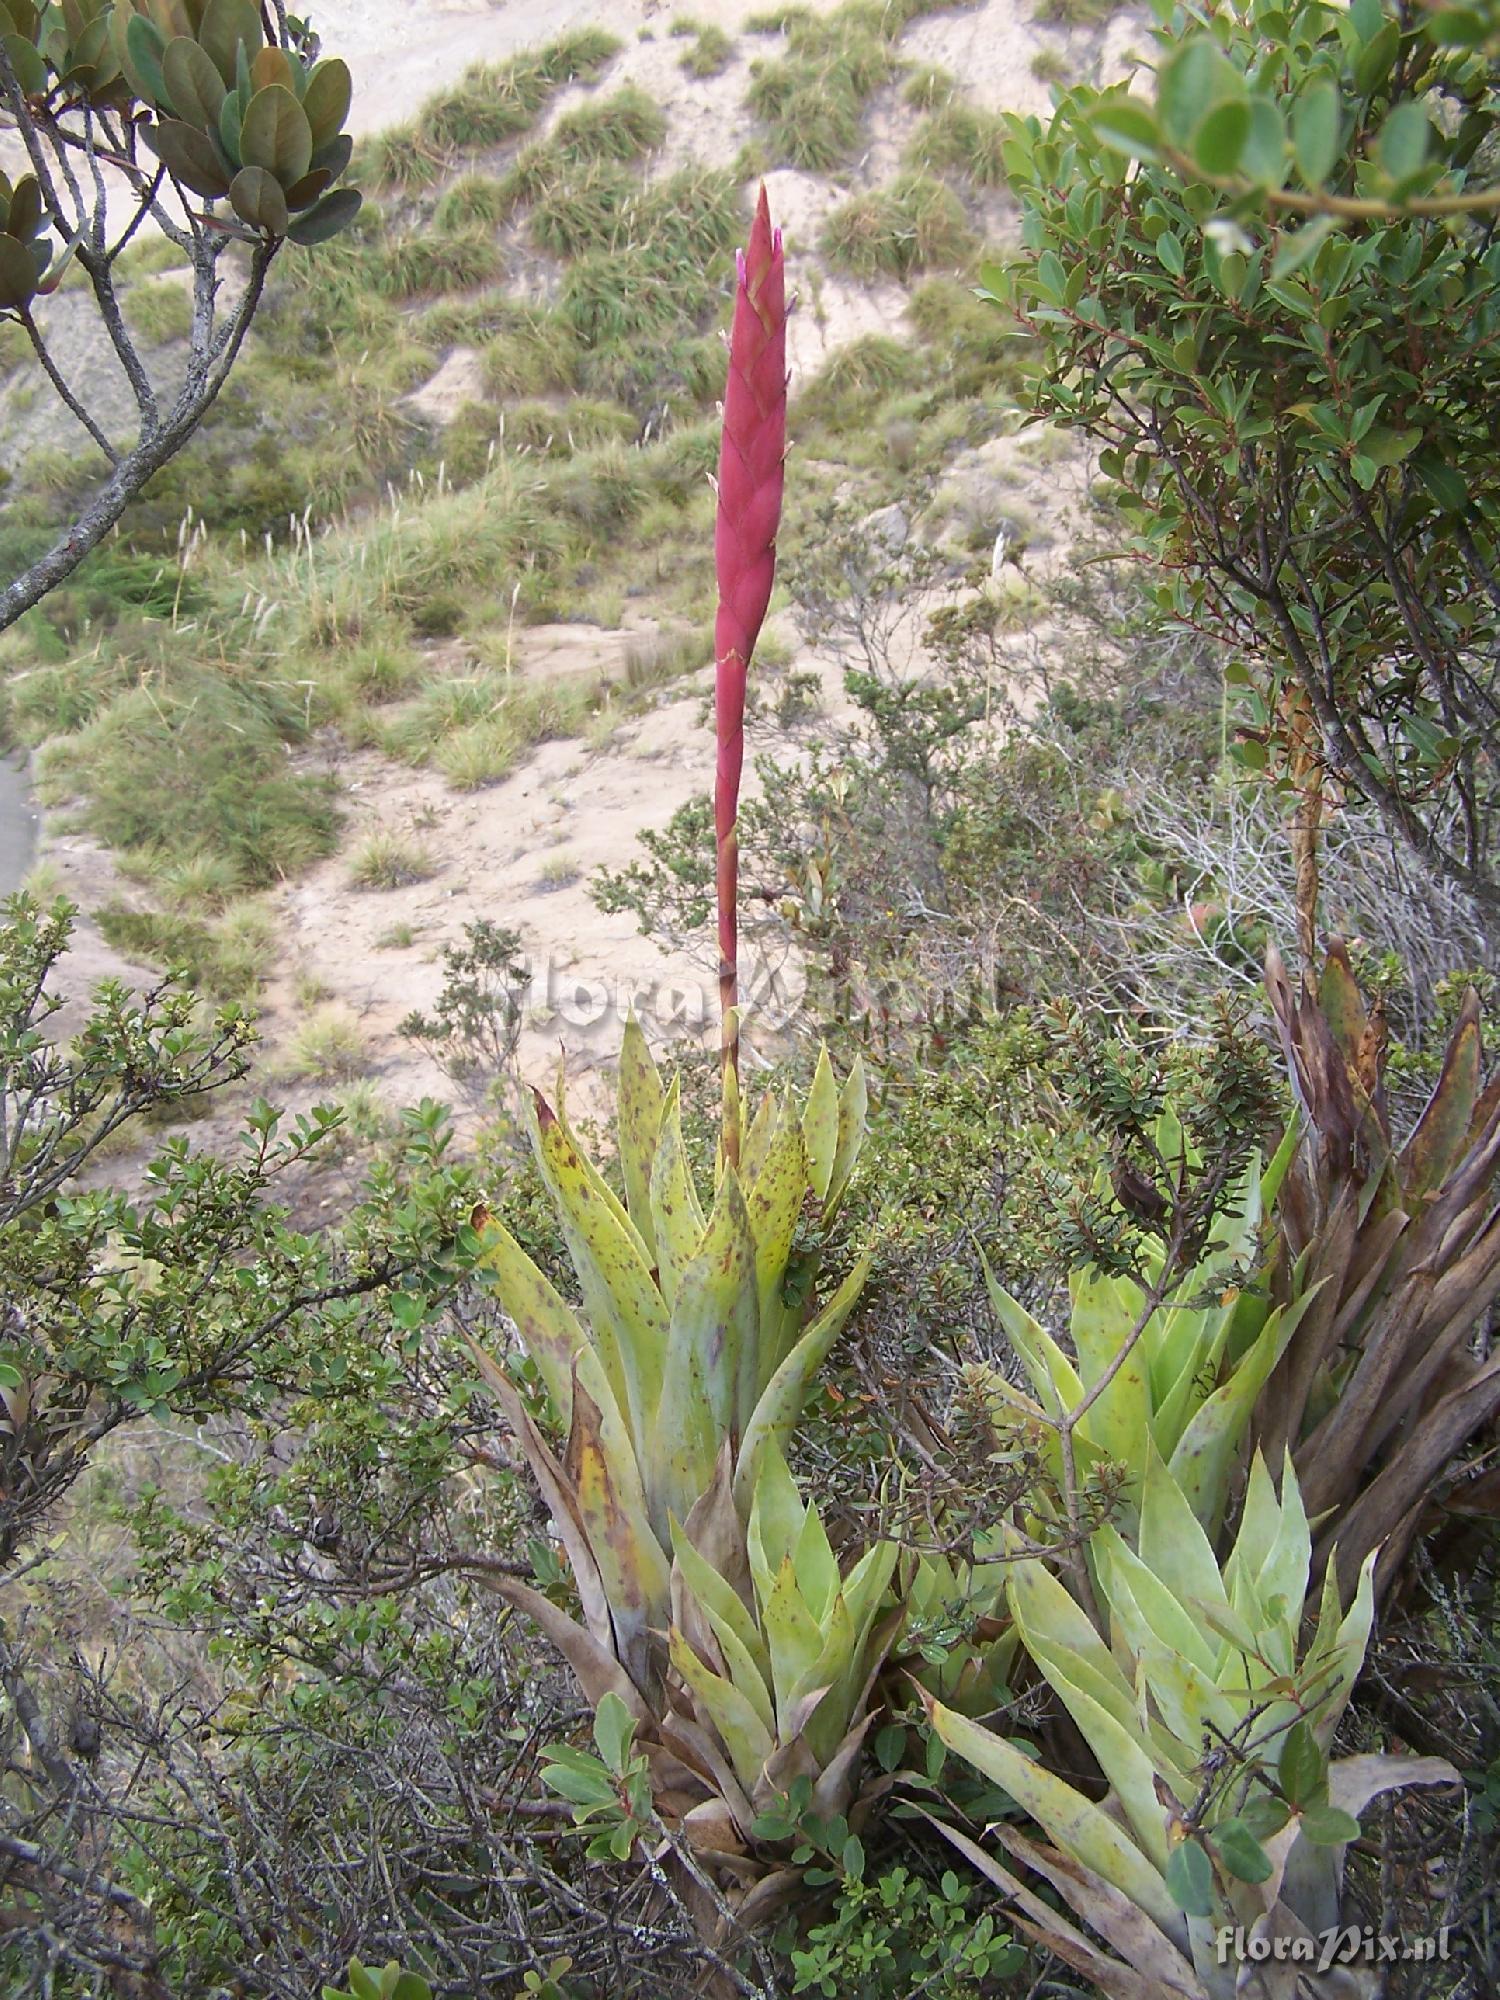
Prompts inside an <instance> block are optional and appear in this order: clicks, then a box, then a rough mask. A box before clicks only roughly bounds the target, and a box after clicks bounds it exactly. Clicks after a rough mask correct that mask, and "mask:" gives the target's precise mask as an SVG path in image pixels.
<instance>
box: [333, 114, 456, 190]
mask: <svg viewBox="0 0 1500 2000" xmlns="http://www.w3.org/2000/svg"><path fill="white" fill-rule="evenodd" d="M443 165H444V162H443V157H442V154H441V153H439V152H436V151H434V149H433V146H432V142H431V140H430V138H429V137H428V135H427V134H426V133H425V132H424V131H423V130H422V129H421V128H420V127H418V126H416V125H410V124H408V125H393V126H391V127H389V128H388V129H387V130H386V131H384V132H380V133H378V134H376V135H375V136H374V137H373V138H369V139H362V140H361V141H360V143H359V145H358V146H357V147H356V149H355V156H354V160H353V162H352V163H351V174H352V176H353V177H354V178H357V179H359V180H361V181H364V182H365V183H367V184H370V183H373V184H374V185H375V186H376V187H381V188H394V189H397V190H398V191H399V192H401V193H402V194H421V193H422V192H423V191H424V190H425V189H427V188H430V187H435V186H436V185H437V183H438V181H440V180H441V179H442V176H443Z"/></svg>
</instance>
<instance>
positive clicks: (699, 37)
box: [672, 15, 734, 77]
mask: <svg viewBox="0 0 1500 2000" xmlns="http://www.w3.org/2000/svg"><path fill="white" fill-rule="evenodd" d="M672 33H673V34H674V35H691V36H692V38H693V46H692V47H691V48H690V49H684V50H683V52H682V54H681V55H680V56H679V57H678V59H677V66H678V68H679V69H685V70H686V71H687V73H688V75H689V76H696V77H710V76H719V75H720V74H722V72H723V71H724V70H725V69H727V68H728V66H729V63H730V61H731V60H732V58H733V56H734V42H733V40H732V39H731V38H730V36H729V35H728V34H726V32H725V31H724V29H723V28H721V27H720V26H719V24H718V22H717V21H707V22H704V21H694V20H690V19H687V18H686V17H684V16H682V15H679V16H678V18H677V19H676V20H675V21H674V22H673V23H672Z"/></svg>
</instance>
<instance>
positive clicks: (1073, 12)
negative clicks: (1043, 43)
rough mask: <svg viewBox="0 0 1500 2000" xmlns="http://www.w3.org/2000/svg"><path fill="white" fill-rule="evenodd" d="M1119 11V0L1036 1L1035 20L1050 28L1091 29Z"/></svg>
mask: <svg viewBox="0 0 1500 2000" xmlns="http://www.w3.org/2000/svg"><path fill="white" fill-rule="evenodd" d="M1119 11H1120V7H1119V0H1036V12H1035V18H1036V19H1037V20H1038V21H1041V22H1042V23H1043V24H1044V25H1045V26H1047V27H1049V28H1089V27H1095V26H1097V25H1098V24H1099V23H1100V22H1101V21H1112V20H1113V19H1114V17H1115V15H1116V14H1117V13H1118V12H1119Z"/></svg>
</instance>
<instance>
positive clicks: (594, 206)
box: [527, 160, 641, 257]
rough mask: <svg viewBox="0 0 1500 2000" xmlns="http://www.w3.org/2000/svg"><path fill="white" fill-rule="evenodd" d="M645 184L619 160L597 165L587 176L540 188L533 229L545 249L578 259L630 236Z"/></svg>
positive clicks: (530, 223) (531, 218)
mask: <svg viewBox="0 0 1500 2000" xmlns="http://www.w3.org/2000/svg"><path fill="white" fill-rule="evenodd" d="M640 192H641V189H640V183H639V182H638V181H637V179H636V177H635V176H634V174H632V173H631V172H630V171H629V169H628V168H627V167H623V166H621V165H620V163H619V162H618V161H616V160H594V161H591V162H590V163H589V165H588V166H586V167H585V168H583V170H582V171H581V172H578V173H575V174H571V175H568V176H566V177H565V178H559V179H557V180H554V181H549V182H543V183H541V184H539V185H538V187H537V191H536V194H535V196H534V198H533V200H532V206H531V213H530V216H529V218H528V222H527V227H528V229H529V231H530V234H531V239H532V241H533V242H534V243H535V244H536V245H537V247H538V248H539V249H542V250H550V251H551V252H552V253H553V255H554V256H558V257H578V256H582V255H583V254H584V253H585V252H586V251H589V250H594V249H600V248H603V247H606V246H608V245H609V244H611V243H613V242H615V241H617V240H618V239H619V237H620V236H621V234H622V233H623V234H625V235H626V236H628V235H629V233H630V222H631V210H632V208H633V207H634V205H635V204H636V202H637V201H638V199H639V197H640Z"/></svg>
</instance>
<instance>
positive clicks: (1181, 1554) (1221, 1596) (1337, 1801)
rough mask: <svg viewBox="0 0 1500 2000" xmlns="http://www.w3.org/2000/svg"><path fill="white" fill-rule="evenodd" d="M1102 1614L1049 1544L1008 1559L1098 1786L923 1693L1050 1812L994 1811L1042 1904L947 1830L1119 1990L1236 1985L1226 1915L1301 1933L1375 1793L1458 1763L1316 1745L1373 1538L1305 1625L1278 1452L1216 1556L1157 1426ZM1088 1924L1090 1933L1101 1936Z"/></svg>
mask: <svg viewBox="0 0 1500 2000" xmlns="http://www.w3.org/2000/svg"><path fill="white" fill-rule="evenodd" d="M1092 1555H1093V1567H1094V1573H1095V1575H1096V1577H1097V1579H1098V1592H1099V1597H1100V1601H1101V1615H1100V1617H1099V1619H1098V1621H1097V1622H1096V1620H1095V1619H1094V1618H1092V1617H1091V1616H1090V1615H1089V1614H1088V1613H1087V1612H1086V1611H1085V1610H1084V1609H1083V1608H1082V1606H1081V1605H1080V1604H1079V1603H1078V1601H1077V1600H1076V1599H1075V1598H1074V1597H1073V1596H1072V1595H1071V1594H1070V1593H1069V1592H1068V1591H1067V1590H1066V1589H1065V1588H1064V1586H1063V1584H1062V1583H1061V1582H1059V1581H1058V1579H1057V1578H1056V1577H1055V1576H1053V1575H1052V1573H1051V1572H1050V1571H1049V1570H1048V1569H1047V1568H1046V1567H1045V1566H1044V1565H1043V1564H1042V1563H1040V1562H1038V1561H1036V1560H1034V1559H1031V1558H1026V1559H1022V1560H1019V1561H1016V1562H1014V1563H1012V1564H1011V1565H1010V1567H1009V1570H1008V1574H1007V1579H1006V1597H1007V1601H1008V1603H1009V1606H1010V1611H1011V1616H1012V1618H1013V1620H1014V1622H1015V1627H1016V1631H1017V1633H1018V1635H1019V1638H1020V1642H1021V1644H1022V1646H1023V1647H1024V1648H1025V1650H1026V1652H1027V1654H1028V1655H1029V1656H1030V1658H1031V1660H1032V1661H1033V1662H1034V1663H1035V1666H1036V1668H1037V1670H1038V1671H1039V1672H1040V1674H1041V1675H1042V1676H1043V1677H1044V1679H1045V1680H1046V1681H1047V1683H1048V1684H1049V1685H1050V1687H1051V1688H1052V1690H1053V1692H1054V1693H1055V1694H1056V1696H1057V1698H1058V1699H1059V1701H1060V1702H1061V1703H1062V1704H1063V1706H1064V1707H1065V1708H1066V1710H1067V1711H1068V1714H1069V1715H1070V1716H1071V1718H1072V1720H1073V1722H1074V1723H1075V1724H1076V1725H1077V1728H1078V1730H1079V1731H1080V1733H1081V1735H1082V1737H1083V1739H1084V1741H1085V1742H1086V1744H1087V1745H1088V1748H1089V1750H1090V1752H1091V1753H1092V1755H1093V1757H1094V1758H1095V1760H1096V1761H1097V1763H1098V1766H1099V1769H1100V1771H1101V1773H1102V1774H1103V1776H1104V1778H1105V1780H1106V1781H1107V1784H1108V1792H1107V1795H1106V1796H1105V1798H1104V1799H1103V1800H1102V1801H1096V1800H1095V1799H1094V1798H1091V1797H1090V1796H1088V1795H1086V1794H1085V1793H1084V1792H1082V1791H1079V1790H1078V1789H1076V1788H1075V1787H1074V1786H1073V1785H1070V1784H1068V1783H1066V1782H1065V1781H1064V1780H1063V1779H1062V1778H1060V1777H1058V1776H1056V1775H1055V1774H1054V1773H1053V1772H1051V1771H1049V1770H1047V1769H1046V1767H1045V1766H1044V1765H1043V1764H1041V1763H1039V1762H1037V1761H1035V1760H1034V1758H1033V1757H1032V1756H1030V1755H1028V1754H1027V1753H1026V1752H1024V1751H1023V1750H1021V1749H1020V1748H1018V1747H1017V1746H1016V1745H1015V1744H1013V1743H1011V1742H1009V1741H1007V1740H1006V1739H1005V1738H1004V1737H1002V1736H1000V1735H998V1734H996V1733H995V1732H993V1731H992V1730H989V1729H986V1728H984V1727H982V1726H981V1725H979V1724H978V1723H976V1722H973V1721H971V1720H969V1719H968V1718H966V1717H964V1716H962V1715H960V1714H958V1713H956V1712H955V1711H954V1710H952V1709H951V1708H948V1707H946V1706H944V1705H943V1704H942V1703H940V1702H936V1701H934V1700H933V1699H932V1698H931V1697H930V1696H928V1697H926V1703H927V1709H928V1714H929V1717H930V1719H931V1721H932V1724H933V1727H934V1728H935V1729H936V1731H937V1733H938V1735H939V1737H940V1738H941V1739H942V1741H943V1742H944V1743H945V1744H947V1745H948V1747H949V1748H950V1749H952V1750H954V1751H956V1752H957V1753H958V1754H959V1755H960V1756H961V1757H963V1758H965V1759H966V1760H967V1761H968V1762H969V1763H971V1764H973V1765H974V1766H975V1767H976V1768H977V1769H978V1770H979V1771H981V1772H982V1773H983V1774H984V1776H985V1777H986V1778H988V1779H989V1780H991V1782H992V1783H994V1784H997V1785H999V1786H1001V1787H1002V1788H1003V1790H1004V1791H1005V1792H1007V1793H1008V1794H1009V1796H1010V1797H1011V1798H1012V1799H1013V1800H1015V1802H1016V1804H1017V1805H1019V1806H1020V1807H1021V1808H1022V1810H1023V1811H1024V1812H1026V1813H1027V1814H1028V1815H1029V1816H1030V1817H1031V1818H1032V1819H1033V1820H1035V1821H1036V1822H1037V1824H1038V1825H1039V1826H1040V1827H1041V1828H1042V1829H1043V1830H1044V1832H1045V1833H1046V1835H1047V1837H1048V1840H1049V1841H1050V1843H1051V1844H1050V1845H1042V1844H1040V1843H1038V1842H1037V1841H1036V1840H1034V1839H1032V1838H1030V1837H1029V1836H1028V1835H1026V1834H1023V1833H1021V1832H1020V1831H1019V1830H1017V1829H1015V1828H1013V1827H1009V1826H1004V1825H1002V1826H1001V1827H999V1828H998V1829H997V1833H998V1838H999V1840H1000V1842H1001V1844H1002V1846H1003V1847H1004V1849H1005V1851H1006V1853H1007V1855H1008V1856H1009V1858H1010V1859H1011V1860H1012V1861H1013V1862H1015V1863H1018V1864H1019V1865H1020V1866H1021V1867H1022V1868H1024V1869H1025V1870H1028V1871H1032V1872H1034V1873H1035V1874H1037V1875H1040V1876H1041V1877H1042V1878H1043V1879H1044V1880H1045V1881H1047V1882H1048V1883H1050V1884H1051V1886H1052V1888H1053V1889H1054V1890H1055V1891H1056V1892H1057V1894H1058V1896H1059V1897H1060V1898H1061V1899H1062V1902H1063V1904H1064V1905H1065V1906H1066V1908H1067V1909H1068V1910H1069V1911H1071V1912H1072V1914H1073V1916H1075V1917H1077V1918H1079V1919H1081V1920H1082V1922H1083V1924H1084V1925H1086V1926H1087V1927H1088V1931H1091V1932H1093V1933H1094V1934H1095V1935H1094V1937H1090V1936H1089V1935H1088V1934H1087V1932H1086V1931H1084V1930H1081V1929H1079V1927H1078V1926H1077V1925H1076V1924H1075V1923H1073V1922H1070V1921H1069V1919H1068V1917H1066V1916H1064V1915H1061V1914H1059V1912H1058V1911H1057V1910H1056V1909H1054V1908H1050V1907H1049V1906H1048V1905H1047V1904H1046V1903H1045V1902H1043V1901H1042V1899H1041V1898H1040V1897H1039V1896H1037V1895H1036V1894H1035V1893H1034V1892H1033V1890H1031V1889H1030V1888H1029V1887H1027V1886H1026V1884H1025V1882H1024V1881H1023V1880H1022V1879H1021V1878H1020V1876H1018V1875H1017V1874H1015V1873H1013V1872H1012V1871H1011V1869H1009V1868H1007V1867H1006V1866H1005V1865H1004V1864H1003V1863H1002V1862H1000V1861H999V1860H997V1859H996V1858H995V1857H994V1856H993V1855H992V1854H990V1853H988V1852H986V1851H985V1850H984V1849H983V1848H981V1847H980V1846H979V1845H978V1844H977V1843H976V1842H975V1841H974V1840H972V1839H971V1838H970V1837H969V1836H968V1835H967V1834H965V1833H963V1832H962V1831H961V1830H959V1829H957V1828H953V1827H948V1826H944V1827H943V1828H942V1830H943V1831H944V1833H945V1834H946V1835H947V1837H948V1838H949V1839H950V1840H952V1841H953V1843H954V1844H955V1845H956V1846H957V1847H958V1848H959V1849H960V1850H961V1851H962V1852H963V1853H965V1854H966V1855H967V1856H968V1857H969V1859H970V1860H971V1861H972V1862H973V1863H974V1865H975V1866H976V1867H978V1868H979V1869H980V1870H981V1871H982V1872H983V1873H984V1874H985V1875H987V1876H988V1877H989V1879H991V1880H992V1881H994V1882H995V1883H996V1884H997V1885H998V1886H999V1887H1000V1888H1001V1889H1002V1890H1003V1891H1004V1892H1005V1894H1006V1895H1007V1897H1008V1898H1009V1899H1010V1900H1011V1901H1012V1903H1013V1904H1014V1906H1015V1909H1016V1911H1017V1913H1018V1915H1017V1921H1018V1923H1019V1924H1020V1927H1021V1928H1022V1929H1024V1930H1025V1931H1027V1932H1028V1933H1029V1934H1030V1935H1031V1936H1032V1937H1034V1938H1036V1939H1038V1940H1039V1941H1040V1942H1042V1943H1044V1944H1046V1945H1047V1946H1048V1947H1050V1948H1051V1949H1052V1950H1053V1951H1055V1952H1056V1953H1057V1955H1058V1956H1059V1957H1060V1958H1061V1959H1063V1960H1064V1962H1065V1963H1066V1964H1068V1965H1070V1966H1072V1967H1073V1968H1074V1969H1075V1970H1077V1971H1079V1972H1081V1973H1083V1974H1085V1975H1086V1976H1087V1977H1088V1978H1090V1979H1091V1980H1093V1981H1094V1982H1095V1984H1096V1985H1097V1986H1098V1988H1099V1989H1100V1991H1101V1992H1103V1993H1105V1994H1107V1995H1109V1996H1111V2000H1145V1996H1147V1995H1150V1996H1153V2000H1154V1996H1157V1995H1174V1996H1178V1997H1179V2000H1227V1996H1228V1995H1230V1994H1232V1993H1233V1992H1234V1991H1235V1990H1236V1979H1237V1976H1238V1967H1237V1966H1236V1965H1235V1964H1234V1963H1232V1962H1224V1955H1222V1954H1220V1953H1219V1952H1218V1951H1217V1949H1216V1941H1217V1938H1218V1936H1219V1934H1220V1933H1221V1932H1222V1931H1224V1930H1225V1929H1226V1928H1227V1929H1230V1930H1233V1929H1234V1928H1236V1927H1242V1928H1243V1929H1244V1931H1245V1932H1246V1933H1248V1934H1249V1935H1250V1936H1251V1937H1252V1938H1255V1937H1260V1936H1268V1937H1273V1938H1274V1937H1284V1938H1288V1939H1293V1938H1311V1937H1315V1936H1316V1935H1317V1934H1318V1932H1320V1931H1322V1930H1324V1929H1325V1928H1326V1927H1328V1926H1330V1925H1334V1924H1336V1923H1337V1920H1338V1908H1339V1889H1340V1884H1341V1879H1342V1862H1343V1851H1344V1848H1345V1846H1346V1844H1347V1843H1348V1841H1349V1840H1351V1839H1353V1838H1354V1836H1355V1835H1356V1834H1357V1832H1358V1830H1359V1828H1358V1819H1357V1815H1358V1813H1359V1812H1361V1811H1362V1810H1363V1808H1364V1806H1365V1805H1366V1804H1367V1803H1368V1802H1369V1800H1371V1799H1372V1798H1374V1797H1376V1796H1377V1795H1378V1794H1380V1793H1382V1792H1386V1791H1389V1790H1391V1789H1393V1788H1395V1787H1398V1786H1405V1785H1414V1784H1448V1783H1455V1782H1457V1773H1456V1772H1455V1771H1454V1770H1453V1769H1452V1767H1451V1766H1449V1765H1448V1764H1446V1763H1445V1762H1443V1761H1442V1760H1441V1759H1437V1758H1400V1757H1379V1756H1367V1757H1352V1758H1348V1759H1344V1760H1342V1761H1333V1762H1330V1761H1329V1757H1328V1748H1329V1744H1330V1741H1331V1739H1332V1736H1333V1732H1334V1730H1335V1728H1336V1726H1337V1723H1338V1720H1339V1717H1340V1715H1341V1714H1342V1713H1343V1710H1344V1707H1345V1705H1346V1704H1347V1702H1348V1699H1349V1695H1350V1692H1351V1690H1352V1688H1353V1685H1354V1681H1355V1677H1356V1676H1357V1674H1358V1672H1359V1668H1360V1665H1361V1662H1362V1661H1363V1658H1364V1653H1365V1647H1366V1644H1367V1642H1368V1640H1369V1636H1370V1628H1371V1622H1372V1618H1373V1612H1374V1594H1373V1581H1372V1570H1373V1557H1370V1558H1367V1559H1366V1561H1365V1562H1364V1564H1363V1565H1362V1566H1361V1568H1360V1572H1359V1579H1358V1584H1357V1587H1356V1590H1355V1593H1354V1600H1353V1602H1352V1604H1351V1605H1350V1607H1349V1609H1348V1611H1347V1612H1345V1613H1343V1614H1342V1615H1341V1614H1340V1607H1339V1598H1338V1592H1337V1587H1336V1585H1335V1583H1334V1580H1333V1575H1332V1572H1331V1571H1330V1572H1329V1573H1328V1575H1327V1576H1326V1578H1325V1582H1324V1585H1323V1589H1322V1592H1321V1595H1320V1598H1319V1603H1318V1615H1317V1621H1316V1626H1315V1628H1314V1629H1313V1631H1312V1633H1311V1636H1310V1637H1309V1638H1308V1639H1307V1640H1306V1642H1305V1643H1304V1642H1303V1637H1302V1634H1303V1601H1304V1596H1305V1594H1306V1592H1307V1588H1308V1584H1309V1582H1310V1578H1311V1565H1312V1536H1311V1532H1310V1530H1309V1527H1308V1520H1307V1514H1306V1511H1305V1509H1304V1506H1303V1501H1302V1496H1301V1494H1300V1492H1299V1490H1298V1486H1297V1479H1296V1475H1295V1473H1294V1472H1293V1471H1292V1468H1291V1465H1290V1462H1289V1461H1288V1462H1287V1463H1286V1466H1285V1470H1284V1472H1283V1475H1282V1482H1281V1492H1280V1496H1279V1497H1278V1495H1277V1493H1276V1490H1275V1487H1274V1485H1273V1482H1272V1480H1271V1476H1270V1474H1269V1472H1268V1470H1267V1467H1266V1463H1265V1461H1264V1459H1263V1458H1262V1457H1261V1456H1260V1455H1259V1454H1258V1453H1257V1454H1256V1456H1255V1458H1254V1459H1253V1461H1252V1464H1251V1470H1250V1480H1249V1486H1248V1489H1247V1494H1246V1499H1245V1505H1244V1509H1243V1513H1242V1516H1241V1520H1240V1525H1239V1531H1238V1534H1237V1535H1236V1537H1235V1540H1234V1543H1233V1546H1232V1549H1231V1551H1230V1554H1229V1556H1228V1559H1227V1560H1226V1561H1225V1562H1224V1563H1223V1564H1222V1566H1221V1564H1220V1561H1219V1559H1218V1557H1217V1556H1216V1554H1215V1551H1214V1545H1213V1542H1212V1541H1211V1539H1210V1537H1209V1536H1208V1534H1206V1533H1205V1531H1204V1528H1203V1526H1202V1524H1201V1522H1200V1520H1199V1517H1198V1515H1197V1513H1196V1512H1195V1510H1194V1507H1193V1504H1192V1501H1191V1499H1190V1497H1189V1495H1188V1493H1187V1492H1186V1491H1185V1490H1184V1488H1183V1486H1182V1485H1181V1484H1180V1483H1179V1481H1178V1480H1177V1478H1175V1477H1174V1475H1173V1473H1172V1472H1171V1470H1170V1469H1169V1468H1168V1467H1167V1466H1166V1465H1165V1464H1164V1463H1163V1461H1162V1458H1161V1456H1160V1454H1159V1453H1158V1452H1157V1451H1156V1449H1155V1448H1154V1446H1152V1445H1151V1444H1150V1443H1149V1442H1148V1443H1147V1445H1146V1449H1145V1462H1144V1473H1143V1478H1142V1483H1141V1498H1140V1515H1139V1527H1138V1531H1137V1533H1136V1534H1135V1536H1134V1537H1133V1538H1132V1537H1128V1536H1126V1535H1124V1534H1122V1533H1120V1531H1119V1530H1118V1529H1117V1528H1115V1527H1113V1526H1105V1527H1104V1528H1102V1529H1101V1530H1100V1531H1099V1533H1098V1534H1097V1535H1096V1536H1095V1538H1094V1543H1093V1550H1092ZM1096 1940H1097V1941H1096Z"/></svg>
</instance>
